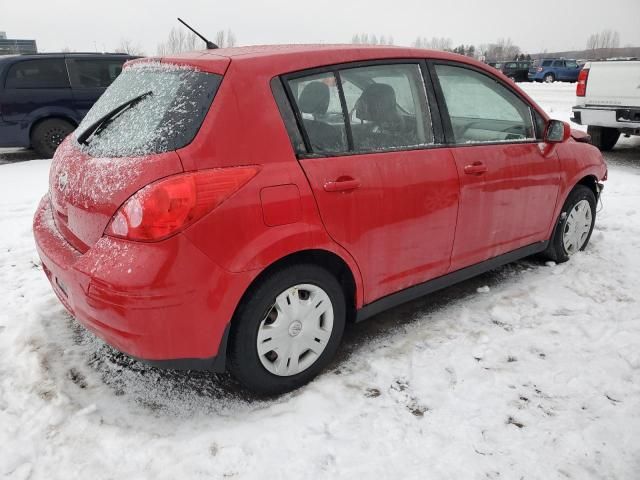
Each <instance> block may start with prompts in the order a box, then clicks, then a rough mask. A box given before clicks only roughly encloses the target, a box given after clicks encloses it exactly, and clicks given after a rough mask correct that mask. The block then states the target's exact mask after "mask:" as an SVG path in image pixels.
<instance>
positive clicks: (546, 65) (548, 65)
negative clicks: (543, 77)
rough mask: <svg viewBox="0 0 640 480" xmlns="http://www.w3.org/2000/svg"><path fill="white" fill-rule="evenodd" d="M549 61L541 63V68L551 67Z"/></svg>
mask: <svg viewBox="0 0 640 480" xmlns="http://www.w3.org/2000/svg"><path fill="white" fill-rule="evenodd" d="M551 63H552V62H551V60H545V61H544V62H542V66H543V67H550V66H551Z"/></svg>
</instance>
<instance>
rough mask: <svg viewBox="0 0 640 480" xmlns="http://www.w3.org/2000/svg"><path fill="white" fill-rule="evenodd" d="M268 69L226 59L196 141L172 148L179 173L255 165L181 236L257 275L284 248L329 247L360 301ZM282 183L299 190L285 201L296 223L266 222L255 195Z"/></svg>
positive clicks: (227, 264)
mask: <svg viewBox="0 0 640 480" xmlns="http://www.w3.org/2000/svg"><path fill="white" fill-rule="evenodd" d="M263 67H264V68H263ZM270 70H271V69H270V68H269V67H268V64H265V65H264V66H261V64H260V63H258V62H251V63H249V62H246V63H243V62H235V61H233V62H232V63H231V64H230V66H229V68H228V70H227V72H226V74H225V78H224V80H223V81H222V83H221V85H220V89H219V90H218V93H217V95H216V98H215V100H214V102H213V106H212V108H211V110H210V111H209V114H208V115H207V118H206V119H205V121H204V122H203V125H202V127H201V130H200V132H199V133H198V135H197V136H196V139H194V141H193V142H192V143H191V144H190V145H189V146H187V147H185V148H183V149H181V150H179V151H178V153H179V155H180V158H181V160H182V164H183V166H184V168H185V170H187V171H189V170H196V169H203V168H219V167H233V166H239V165H259V166H260V167H261V170H260V172H259V173H258V174H257V175H256V176H255V177H254V178H253V179H252V180H251V181H249V183H248V184H247V185H245V186H244V187H242V188H241V189H240V191H238V192H237V193H236V194H234V195H233V196H232V197H231V198H229V199H228V200H227V201H225V202H224V203H223V204H222V205H221V206H220V207H218V208H217V209H215V210H214V211H213V212H211V213H210V214H209V215H207V216H205V217H204V218H203V219H201V220H200V221H198V222H197V223H196V224H194V225H192V226H191V227H189V228H188V229H187V230H186V231H185V235H186V236H187V237H188V238H189V239H190V240H191V241H192V242H193V243H194V244H195V245H196V246H197V247H198V248H200V249H201V250H202V251H203V252H204V253H206V254H207V256H208V257H209V258H211V259H212V260H213V261H214V262H216V264H218V265H220V266H221V267H222V268H224V269H225V270H227V271H230V272H243V271H254V272H255V274H256V275H257V274H258V273H259V271H261V270H262V269H264V268H266V267H268V266H269V265H271V264H273V263H275V262H277V261H278V260H279V259H282V258H283V257H286V256H287V255H289V254H292V253H296V252H299V251H303V250H318V249H319V250H326V251H328V252H332V253H334V254H336V255H337V256H339V257H340V258H342V260H343V261H344V262H345V263H346V264H347V265H348V266H349V268H350V269H351V272H352V273H353V276H354V279H355V282H356V292H357V294H356V296H357V298H356V303H357V306H360V305H362V292H363V289H362V280H361V275H360V271H359V269H358V267H357V265H356V263H355V261H354V260H353V258H352V257H351V256H350V255H349V253H348V252H347V251H346V250H344V249H343V248H341V247H340V246H339V245H338V244H336V243H335V242H334V241H333V240H331V238H330V237H329V235H328V234H327V232H326V231H325V229H324V226H323V224H322V221H321V220H320V216H319V212H318V208H317V205H316V201H315V198H314V196H313V193H312V191H311V187H310V186H309V182H308V181H307V178H306V177H305V175H304V172H303V171H302V168H301V167H300V165H299V163H298V160H297V159H296V157H295V154H294V152H293V149H292V147H291V141H290V140H289V136H288V135H287V132H286V129H285V126H284V123H283V120H282V117H281V116H280V112H279V111H278V107H277V105H276V102H275V99H274V97H273V93H272V92H271V88H270V85H269V83H270V81H271V79H272V76H273V75H272V73H269V72H270ZM287 185H295V187H296V188H297V189H298V191H299V194H300V195H299V200H298V202H297V204H296V205H294V206H292V208H294V209H295V210H296V211H297V212H298V211H299V215H296V220H297V221H295V222H293V223H287V224H284V225H268V223H270V222H269V221H268V220H265V212H264V209H263V206H262V203H261V195H263V192H264V191H265V189H268V188H270V187H277V186H287ZM263 198H264V196H263Z"/></svg>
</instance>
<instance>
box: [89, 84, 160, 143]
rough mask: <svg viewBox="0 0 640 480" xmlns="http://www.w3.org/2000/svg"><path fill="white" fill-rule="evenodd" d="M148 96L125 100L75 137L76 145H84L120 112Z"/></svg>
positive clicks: (150, 92) (146, 94) (146, 93)
mask: <svg viewBox="0 0 640 480" xmlns="http://www.w3.org/2000/svg"><path fill="white" fill-rule="evenodd" d="M150 95H153V92H152V91H148V92H145V93H142V94H140V95H138V96H137V97H133V98H132V99H131V100H127V101H126V102H124V103H123V104H122V105H119V106H117V107H116V108H114V109H113V110H111V111H110V112H109V113H107V114H105V115H103V116H102V117H100V118H99V119H98V120H96V121H95V122H93V123H92V124H91V125H89V126H88V127H87V128H86V129H85V130H84V132H82V133H81V134H80V135H78V137H77V140H78V143H80V144H82V145H86V144H87V140H88V139H89V137H91V136H92V135H95V134H96V133H99V132H100V130H102V129H103V128H105V127H106V126H107V125H109V123H111V122H112V121H113V120H115V119H116V118H117V117H118V115H120V114H121V113H122V112H124V111H125V110H128V109H129V108H131V107H133V106H134V105H136V104H137V103H138V102H140V101H141V100H144V99H145V98H147V97H148V96H150Z"/></svg>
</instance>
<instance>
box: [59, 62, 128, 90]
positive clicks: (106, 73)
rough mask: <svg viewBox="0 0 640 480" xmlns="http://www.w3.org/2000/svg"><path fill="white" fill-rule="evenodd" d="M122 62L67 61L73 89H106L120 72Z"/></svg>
mask: <svg viewBox="0 0 640 480" xmlns="http://www.w3.org/2000/svg"><path fill="white" fill-rule="evenodd" d="M123 63H124V59H122V60H106V59H85V58H73V59H67V64H68V65H69V75H70V76H71V85H72V86H73V87H74V88H106V87H108V86H109V85H111V83H113V81H114V80H115V79H116V77H117V76H118V75H120V72H122V64H123Z"/></svg>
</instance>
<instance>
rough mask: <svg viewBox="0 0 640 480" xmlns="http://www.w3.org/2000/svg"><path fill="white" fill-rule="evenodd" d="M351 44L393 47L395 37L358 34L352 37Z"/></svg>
mask: <svg viewBox="0 0 640 480" xmlns="http://www.w3.org/2000/svg"><path fill="white" fill-rule="evenodd" d="M351 43H356V44H360V45H393V37H392V36H391V35H389V36H388V37H387V36H385V35H380V36H379V37H378V36H377V35H376V34H375V33H356V34H355V35H354V36H353V37H351Z"/></svg>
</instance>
